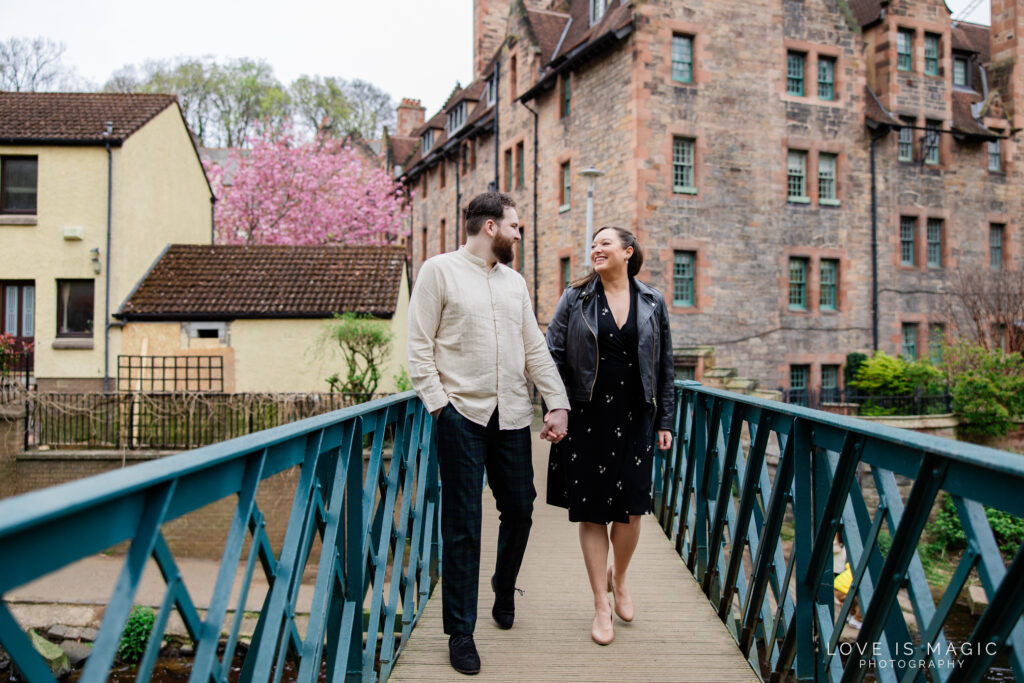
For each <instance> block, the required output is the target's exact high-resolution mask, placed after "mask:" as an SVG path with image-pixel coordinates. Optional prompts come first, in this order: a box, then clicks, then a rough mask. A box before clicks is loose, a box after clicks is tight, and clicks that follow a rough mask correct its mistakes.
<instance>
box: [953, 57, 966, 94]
mask: <svg viewBox="0 0 1024 683" xmlns="http://www.w3.org/2000/svg"><path fill="white" fill-rule="evenodd" d="M967 73H968V71H967V58H966V57H956V56H954V57H953V85H959V86H960V87H962V88H966V87H968V85H967Z"/></svg>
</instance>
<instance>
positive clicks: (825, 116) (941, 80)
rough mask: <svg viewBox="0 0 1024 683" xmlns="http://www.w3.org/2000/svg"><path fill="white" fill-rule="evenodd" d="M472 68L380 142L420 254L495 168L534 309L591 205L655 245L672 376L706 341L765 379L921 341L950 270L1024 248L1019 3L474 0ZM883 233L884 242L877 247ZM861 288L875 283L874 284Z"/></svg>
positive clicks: (825, 379)
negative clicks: (958, 11) (589, 186)
mask: <svg viewBox="0 0 1024 683" xmlns="http://www.w3.org/2000/svg"><path fill="white" fill-rule="evenodd" d="M474 13H475V17H474V37H473V46H474V69H475V77H474V80H473V82H472V83H470V84H469V85H467V86H465V87H461V86H457V87H456V88H455V89H454V91H453V92H452V93H451V95H450V96H449V98H448V100H447V102H446V103H445V105H444V107H443V108H442V110H441V111H439V112H437V113H436V114H434V115H433V116H432V117H431V118H430V119H429V120H428V119H426V116H425V114H426V112H425V111H424V109H423V107H422V106H420V104H419V102H418V101H416V100H403V102H402V104H401V105H400V106H399V110H398V125H397V127H396V130H395V131H394V134H393V135H392V136H391V137H389V138H387V139H386V141H385V147H386V154H387V157H388V163H389V164H390V166H391V167H392V168H393V169H394V171H395V173H396V175H402V174H404V175H405V176H406V178H407V181H408V182H409V184H410V185H411V186H412V188H413V189H414V190H415V192H416V194H415V198H414V199H413V212H412V218H411V226H410V227H411V230H412V236H411V239H410V247H411V252H412V261H413V267H414V271H415V269H418V267H419V264H420V263H422V262H423V260H424V259H425V258H428V257H430V256H432V255H434V254H437V253H439V252H440V251H449V250H452V249H455V248H456V246H457V245H458V244H459V243H461V242H462V241H463V240H464V233H463V228H462V225H461V219H460V213H461V210H462V209H463V208H464V207H465V205H466V203H467V202H468V201H469V199H470V198H471V197H472V196H473V195H475V194H476V193H478V192H481V191H484V190H486V189H488V187H489V186H493V185H495V184H496V186H497V187H498V189H501V190H503V191H508V192H510V193H511V194H512V195H513V196H514V197H515V198H516V201H517V204H518V210H519V215H520V220H521V222H522V223H523V225H524V239H523V242H522V249H521V251H520V253H519V254H518V255H517V259H516V267H518V268H519V269H520V270H521V272H522V273H523V276H524V277H525V278H526V280H527V283H528V285H529V286H530V289H531V291H532V292H533V294H534V299H535V307H536V310H537V314H538V318H539V320H540V321H541V323H542V324H544V323H546V322H547V320H548V319H549V318H550V316H551V315H552V313H553V310H554V306H555V304H556V302H557V301H558V298H559V296H560V294H561V292H562V289H563V288H564V286H565V284H566V282H567V280H568V279H569V278H570V277H575V276H578V275H581V274H582V273H583V272H585V270H586V266H585V258H586V256H585V254H586V251H587V250H588V248H589V247H588V245H586V244H585V223H586V181H585V180H584V178H582V177H580V175H579V171H580V170H582V169H584V168H587V167H596V168H598V169H599V170H601V171H603V172H604V175H603V176H602V177H600V178H598V179H597V180H596V182H595V186H596V190H595V196H594V224H595V226H601V225H608V224H616V225H622V226H625V227H628V228H629V229H631V230H633V231H634V232H636V233H637V235H638V236H639V238H640V240H641V243H642V244H643V245H644V247H645V249H646V260H645V268H644V271H643V272H642V274H641V278H642V279H645V280H646V281H647V282H649V283H650V284H652V285H654V286H655V287H657V288H659V289H660V290H661V291H662V292H664V293H665V295H666V299H667V301H668V302H669V303H670V311H671V314H672V331H673V341H674V345H675V346H676V349H677V363H679V371H680V372H679V375H680V376H687V375H689V374H690V373H691V372H693V366H694V365H696V366H697V368H696V375H697V377H698V379H699V378H700V376H701V366H700V363H699V362H698V359H697V355H698V354H697V353H696V352H697V350H698V348H705V349H706V348H708V347H710V348H711V349H713V353H714V357H715V363H716V365H718V366H734V367H736V368H738V369H739V371H740V372H741V373H742V374H743V375H746V376H749V377H751V378H755V379H756V380H758V381H759V382H760V385H761V386H762V387H764V388H775V387H782V388H794V389H798V388H801V387H802V388H807V389H819V388H829V387H832V386H836V385H837V384H838V383H840V382H841V377H842V366H843V363H844V361H845V356H846V354H847V353H848V352H850V351H857V350H870V349H872V348H873V347H877V348H880V349H882V350H884V351H886V352H888V353H890V354H895V353H905V354H908V355H916V356H919V357H920V356H924V355H927V354H928V352H929V345H930V344H933V343H935V342H936V341H937V340H938V339H939V338H941V337H942V335H945V334H948V332H949V330H948V326H949V321H948V320H947V319H946V318H945V311H946V306H945V303H944V300H945V299H946V297H945V296H944V295H943V293H942V292H943V290H944V288H945V287H947V285H948V281H949V274H950V272H951V271H953V270H954V269H956V268H991V269H995V268H1007V269H1009V268H1015V267H1019V265H1020V261H1021V259H1022V258H1024V252H1022V251H1021V250H1020V248H1019V247H1018V241H1019V240H1020V231H1021V230H1022V229H1024V224H1022V223H1021V216H1022V215H1024V212H1022V209H1024V147H1022V145H1021V144H1020V142H1019V138H1020V136H1019V130H1020V129H1021V128H1024V61H1022V60H1024V37H1022V32H1024V3H1021V2H1020V0H992V27H991V29H990V28H989V27H985V26H978V25H972V24H966V23H956V22H952V21H951V20H950V11H949V9H948V8H947V7H946V5H945V3H943V2H942V1H941V0H742V1H740V0H716V1H715V2H684V1H680V0H674V1H673V0H648V1H645V2H622V3H620V2H619V1H618V0H604V1H603V0H536V1H526V2H524V0H511V1H509V0H475V1H474ZM873 246H876V248H875V249H873ZM874 302H877V304H875V303H874Z"/></svg>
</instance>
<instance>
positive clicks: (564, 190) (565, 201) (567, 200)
mask: <svg viewBox="0 0 1024 683" xmlns="http://www.w3.org/2000/svg"><path fill="white" fill-rule="evenodd" d="M571 200H572V171H571V166H570V164H569V162H568V161H567V162H565V163H564V164H562V187H561V189H560V196H559V204H560V206H559V207H558V210H559V211H568V210H569V206H570V204H571Z"/></svg>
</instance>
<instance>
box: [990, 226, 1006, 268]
mask: <svg viewBox="0 0 1024 683" xmlns="http://www.w3.org/2000/svg"><path fill="white" fill-rule="evenodd" d="M1005 232H1006V226H1005V225H1003V224H1002V223H992V224H991V225H989V226H988V267H989V268H990V269H991V270H1002V269H1003V234H1004V233H1005Z"/></svg>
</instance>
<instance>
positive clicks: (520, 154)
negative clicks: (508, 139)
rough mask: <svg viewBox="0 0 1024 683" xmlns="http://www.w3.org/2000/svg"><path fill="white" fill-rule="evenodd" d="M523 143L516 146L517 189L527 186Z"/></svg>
mask: <svg viewBox="0 0 1024 683" xmlns="http://www.w3.org/2000/svg"><path fill="white" fill-rule="evenodd" d="M524 156H525V150H524V149H523V143H521V142H520V143H519V144H517V145H516V187H522V186H523V185H524V184H526V159H525V158H524Z"/></svg>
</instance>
